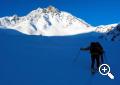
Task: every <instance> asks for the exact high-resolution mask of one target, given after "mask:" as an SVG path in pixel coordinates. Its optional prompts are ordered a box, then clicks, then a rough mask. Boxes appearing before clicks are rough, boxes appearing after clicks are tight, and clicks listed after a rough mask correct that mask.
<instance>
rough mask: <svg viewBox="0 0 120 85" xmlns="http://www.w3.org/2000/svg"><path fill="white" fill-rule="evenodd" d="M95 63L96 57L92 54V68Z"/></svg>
mask: <svg viewBox="0 0 120 85" xmlns="http://www.w3.org/2000/svg"><path fill="white" fill-rule="evenodd" d="M94 64H95V57H94V55H91V70H94Z"/></svg>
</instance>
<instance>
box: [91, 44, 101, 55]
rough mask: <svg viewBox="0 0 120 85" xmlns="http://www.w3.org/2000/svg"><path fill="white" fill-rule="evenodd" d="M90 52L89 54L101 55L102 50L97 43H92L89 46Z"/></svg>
mask: <svg viewBox="0 0 120 85" xmlns="http://www.w3.org/2000/svg"><path fill="white" fill-rule="evenodd" d="M90 52H91V54H97V55H102V54H103V48H102V46H101V45H100V43H99V42H92V43H91V45H90Z"/></svg>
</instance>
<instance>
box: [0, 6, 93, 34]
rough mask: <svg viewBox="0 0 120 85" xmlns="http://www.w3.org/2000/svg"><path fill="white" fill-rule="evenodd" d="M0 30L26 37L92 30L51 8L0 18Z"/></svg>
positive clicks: (77, 20)
mask: <svg viewBox="0 0 120 85" xmlns="http://www.w3.org/2000/svg"><path fill="white" fill-rule="evenodd" d="M0 28H3V29H14V30H17V31H19V32H22V33H24V34H27V35H43V36H64V35H75V34H80V33H86V32H91V31H93V30H94V28H93V27H92V26H91V25H90V24H88V23H86V22H85V21H83V20H81V19H79V18H76V17H75V16H73V15H72V14H70V13H67V12H64V11H59V10H58V9H56V8H55V7H53V6H49V7H47V8H43V9H42V8H38V9H36V10H33V11H32V12H30V13H29V14H27V15H26V16H23V17H19V16H17V15H14V16H10V17H3V18H0Z"/></svg>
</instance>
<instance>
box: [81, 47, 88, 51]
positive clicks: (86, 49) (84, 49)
mask: <svg viewBox="0 0 120 85" xmlns="http://www.w3.org/2000/svg"><path fill="white" fill-rule="evenodd" d="M80 50H83V51H88V50H90V47H86V48H80Z"/></svg>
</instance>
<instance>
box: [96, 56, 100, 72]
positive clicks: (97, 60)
mask: <svg viewBox="0 0 120 85" xmlns="http://www.w3.org/2000/svg"><path fill="white" fill-rule="evenodd" d="M96 62H97V70H98V69H99V66H100V56H99V55H96Z"/></svg>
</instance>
